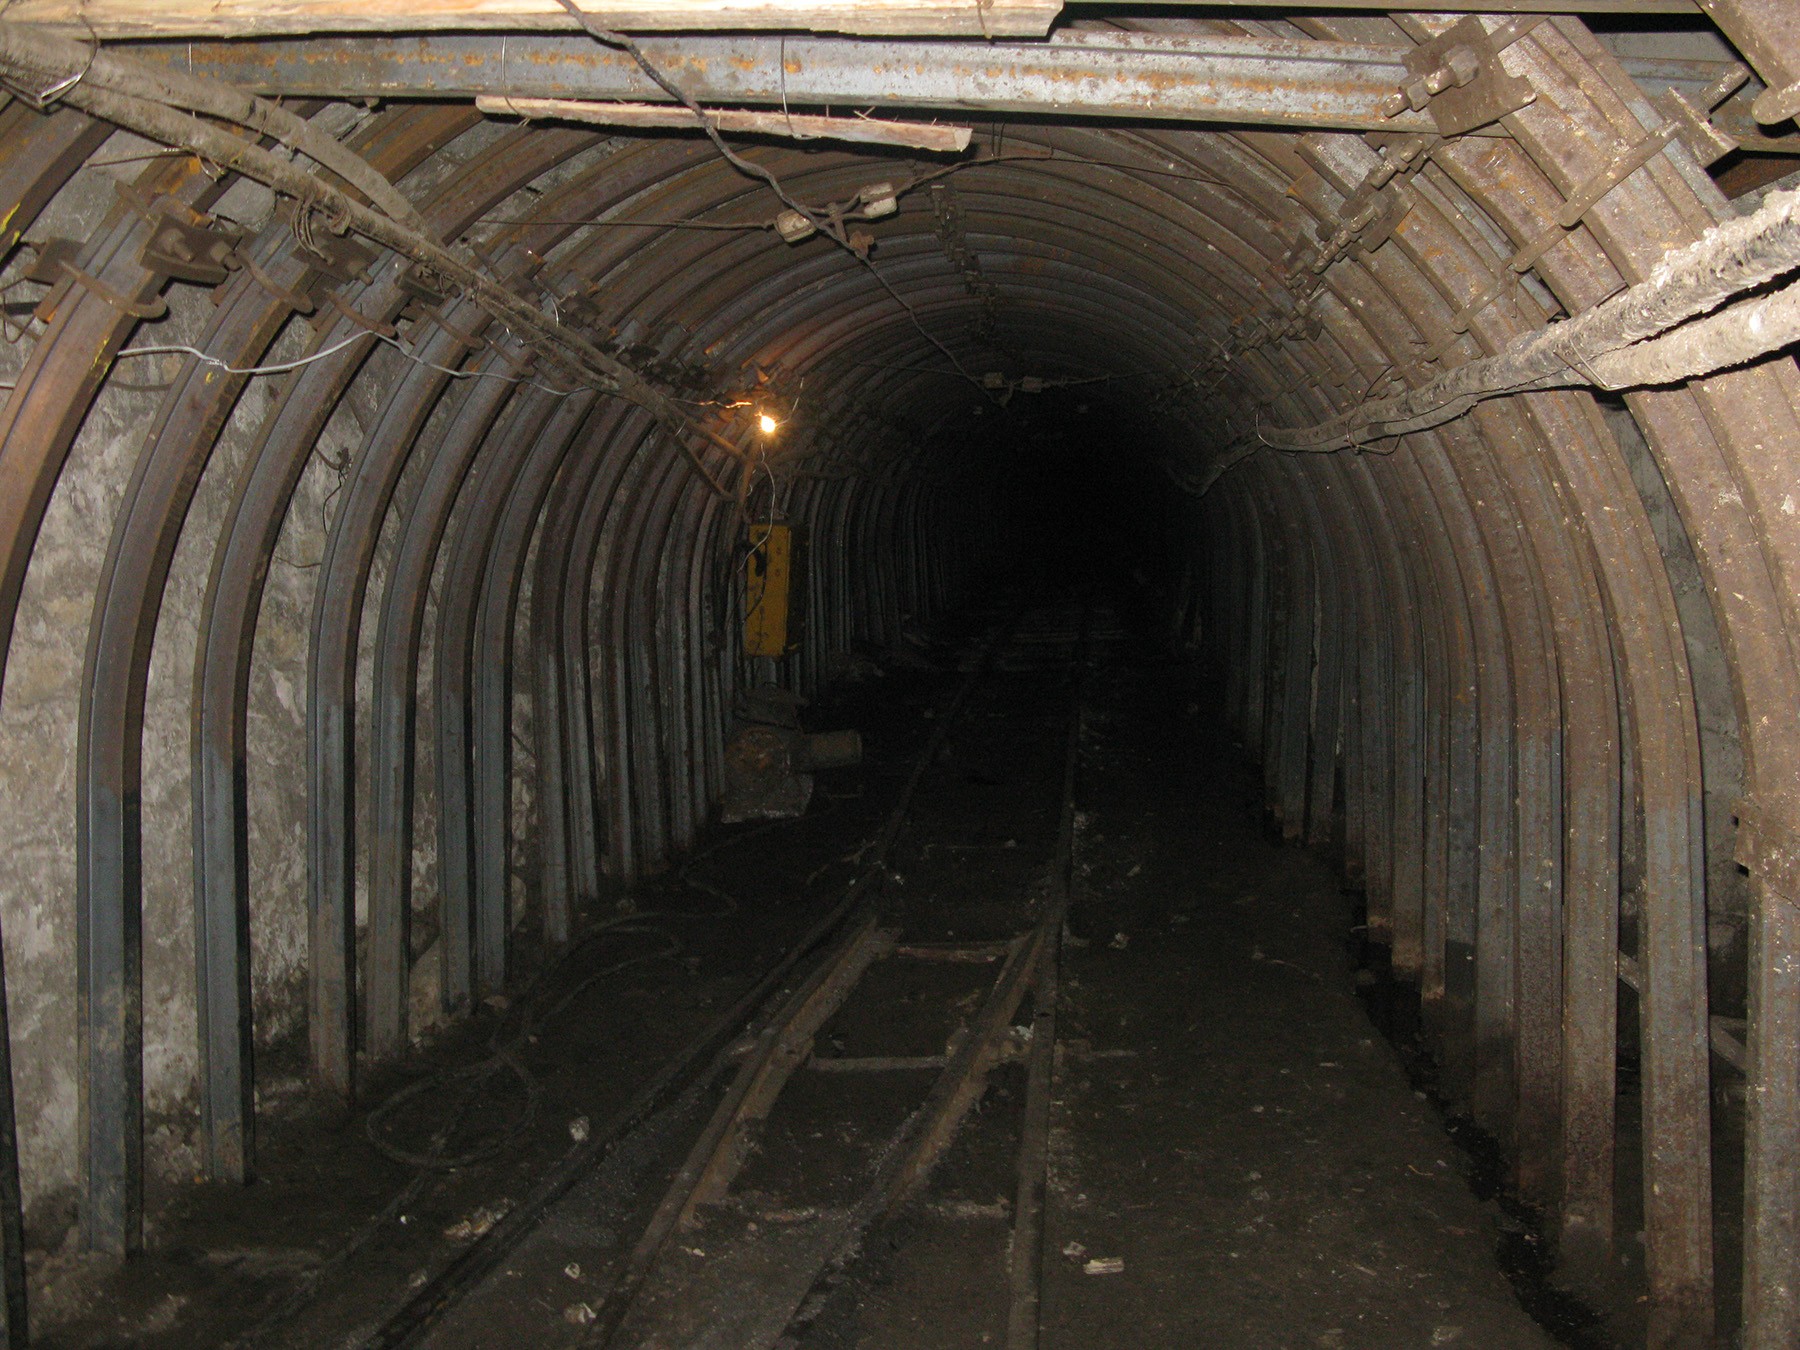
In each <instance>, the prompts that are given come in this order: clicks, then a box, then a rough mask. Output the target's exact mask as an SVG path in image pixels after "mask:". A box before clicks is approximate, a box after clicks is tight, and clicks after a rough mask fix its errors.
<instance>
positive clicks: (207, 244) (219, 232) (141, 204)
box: [118, 183, 244, 286]
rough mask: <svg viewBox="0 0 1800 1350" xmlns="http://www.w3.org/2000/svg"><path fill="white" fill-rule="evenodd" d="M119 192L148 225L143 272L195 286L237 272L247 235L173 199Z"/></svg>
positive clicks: (141, 252) (140, 253)
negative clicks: (241, 248)
mask: <svg viewBox="0 0 1800 1350" xmlns="http://www.w3.org/2000/svg"><path fill="white" fill-rule="evenodd" d="M118 190H119V195H120V196H121V197H122V198H124V200H125V201H126V202H127V203H128V204H129V205H130V206H131V208H132V210H134V211H136V212H137V214H138V215H139V216H141V217H142V218H143V220H144V222H145V224H147V225H149V227H150V236H149V238H147V239H145V240H144V245H143V247H142V248H141V249H139V250H138V262H139V263H140V264H141V265H142V266H143V267H144V268H145V270H147V271H151V272H155V273H156V274H157V275H159V276H165V277H173V278H175V279H176V280H178V281H188V282H192V283H193V284H194V285H196V286H217V285H218V284H219V283H220V282H222V281H224V280H225V278H226V277H227V276H229V275H230V274H231V273H232V272H233V271H235V270H236V269H237V267H238V257H237V249H238V245H240V244H241V243H243V241H244V231H242V230H240V229H238V228H236V227H235V226H232V225H228V224H226V223H225V222H224V221H222V220H218V219H217V218H215V217H213V216H209V215H205V214H203V213H201V212H199V211H195V210H194V209H193V208H191V207H190V206H188V205H187V204H186V203H185V202H179V201H176V200H175V199H174V198H173V197H167V196H162V197H156V198H154V199H150V198H146V197H145V196H143V195H142V194H140V193H138V192H137V191H135V190H134V189H132V188H130V187H128V186H127V185H125V184H123V183H121V184H119V185H118Z"/></svg>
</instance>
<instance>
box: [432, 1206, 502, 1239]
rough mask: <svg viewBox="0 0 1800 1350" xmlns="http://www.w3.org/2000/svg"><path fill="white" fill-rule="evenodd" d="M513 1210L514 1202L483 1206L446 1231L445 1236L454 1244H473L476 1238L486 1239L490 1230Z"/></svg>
mask: <svg viewBox="0 0 1800 1350" xmlns="http://www.w3.org/2000/svg"><path fill="white" fill-rule="evenodd" d="M511 1208H512V1201H510V1200H501V1201H499V1202H498V1203H497V1204H494V1205H491V1206H490V1205H483V1206H482V1207H481V1208H480V1209H478V1210H476V1211H475V1212H474V1213H473V1214H471V1215H469V1217H468V1218H466V1219H459V1220H458V1221H457V1222H455V1223H453V1224H451V1225H450V1226H449V1227H448V1228H446V1229H445V1230H444V1236H445V1237H447V1238H449V1239H450V1240H451V1241H452V1242H473V1241H475V1239H476V1238H479V1237H486V1236H487V1233H488V1230H489V1229H490V1228H492V1227H493V1226H494V1225H495V1224H497V1223H499V1222H500V1220H502V1219H504V1218H505V1217H506V1213H507V1211H508V1210H510V1209H511Z"/></svg>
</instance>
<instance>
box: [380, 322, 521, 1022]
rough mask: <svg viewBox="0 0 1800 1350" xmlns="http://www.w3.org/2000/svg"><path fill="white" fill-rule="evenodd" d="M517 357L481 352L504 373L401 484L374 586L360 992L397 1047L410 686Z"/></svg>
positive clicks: (410, 797)
mask: <svg viewBox="0 0 1800 1350" xmlns="http://www.w3.org/2000/svg"><path fill="white" fill-rule="evenodd" d="M523 356H524V352H523V350H522V349H515V350H513V351H507V350H505V349H503V348H499V347H495V348H493V349H492V350H491V351H490V352H489V353H488V354H487V355H486V356H485V357H484V358H483V360H482V363H481V364H480V365H479V366H478V367H477V369H480V370H483V371H485V372H489V373H491V374H493V375H495V376H499V377H503V378H495V379H477V380H470V381H467V382H465V385H464V389H465V393H464V396H463V397H462V399H461V400H460V402H459V404H458V406H457V408H456V410H455V412H454V414H453V415H452V416H451V417H450V419H449V420H448V421H447V423H446V424H445V427H444V430H443V435H442V438H441V440H439V441H438V443H437V445H436V446H435V447H434V453H433V454H432V456H431V458H430V460H429V461H428V463H427V464H426V466H425V468H424V469H423V471H421V472H420V473H418V474H417V475H416V476H415V477H414V478H413V480H412V482H411V484H410V486H409V485H408V484H407V482H406V481H405V480H402V484H401V488H402V491H403V493H404V494H405V495H404V498H403V499H402V500H400V501H398V502H396V504H395V511H396V515H397V517H398V522H399V523H398V526H397V529H398V541H397V543H396V545H395V550H394V561H393V564H392V566H391V567H390V569H389V572H388V576H387V580H386V583H385V584H384V585H383V587H382V592H381V609H380V615H379V618H378V620H377V625H376V634H375V643H374V653H375V657H374V660H375V671H374V677H373V687H372V690H371V694H370V706H369V720H370V724H371V725H370V750H369V774H370V783H371V796H372V798H373V803H372V808H371V809H372V816H373V822H372V823H373V828H372V831H371V839H370V849H371V856H370V863H369V943H368V952H369V954H368V961H369V967H368V973H367V976H366V978H365V981H364V990H365V998H366V1000H367V1003H368V1024H369V1028H370V1030H369V1039H370V1041H371V1043H373V1042H375V1041H376V1040H378V1039H379V1037H378V1036H377V1034H376V1028H377V1026H378V1025H383V1024H385V1027H384V1033H383V1034H390V1035H393V1036H395V1038H396V1040H397V1043H400V1044H404V1038H405V1037H406V1035H407V1034H408V1033H409V1032H413V1031H416V1030H417V1029H416V1028H411V1027H408V1025H407V1023H406V1015H407V1014H406V1010H407V1009H408V1008H409V1006H410V999H409V992H410V986H411V965H412V938H411V914H412V902H413V890H412V883H413V844H414V840H415V822H414V811H415V804H414V793H415V788H416V782H417V779H416V754H417V742H416V729H417V713H418V709H417V685H418V677H419V668H418V667H419V652H420V648H421V644H422V642H423V639H424V632H425V623H426V618H427V613H428V609H429V605H430V600H431V579H432V573H433V565H434V563H435V562H436V561H437V560H438V559H439V557H440V554H441V547H442V544H443V540H444V534H445V531H446V529H447V527H448V524H449V520H450V515H451V512H452V511H453V510H454V508H455V504H456V500H457V496H458V494H459V492H460V491H461V490H462V489H463V487H464V485H465V482H466V481H467V480H468V479H469V476H470V472H471V466H472V465H473V463H474V461H475V459H476V457H477V456H478V455H480V454H482V453H483V452H484V450H485V451H486V452H488V453H493V454H498V453H504V450H502V449H501V448H500V445H497V444H494V443H493V442H495V441H498V440H500V438H501V437H502V435H503V433H502V431H501V430H500V428H501V426H502V425H503V424H502V423H501V421H500V419H501V418H502V416H503V415H504V413H505V411H506V410H507V409H508V408H510V407H511V406H512V405H513V400H514V399H515V398H516V397H517V396H518V395H517V391H518V388H519V387H518V386H517V385H513V384H511V383H509V382H508V379H509V378H510V372H511V371H513V370H516V369H517V365H516V363H517V362H518V361H519V360H520V359H521V358H522V357H523ZM439 917H440V920H441V919H442V917H443V915H442V913H441V912H440V915H439ZM439 941H440V951H441V950H442V949H443V947H447V946H448V937H447V936H446V935H444V934H443V930H442V925H441V923H440V938H439ZM440 973H441V972H440Z"/></svg>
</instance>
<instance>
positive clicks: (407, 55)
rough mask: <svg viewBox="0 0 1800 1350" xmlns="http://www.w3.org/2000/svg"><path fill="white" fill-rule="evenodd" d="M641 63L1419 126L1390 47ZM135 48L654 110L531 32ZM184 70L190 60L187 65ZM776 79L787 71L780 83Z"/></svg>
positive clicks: (369, 81)
mask: <svg viewBox="0 0 1800 1350" xmlns="http://www.w3.org/2000/svg"><path fill="white" fill-rule="evenodd" d="M641 45H642V46H643V49H644V52H645V54H646V55H647V56H648V57H649V58H650V59H651V61H653V62H654V63H655V64H656V65H657V66H658V67H659V68H660V69H661V70H663V71H664V72H666V73H667V74H668V75H669V76H670V77H671V78H673V79H674V80H676V81H677V82H678V83H679V84H680V85H681V87H682V88H683V90H684V91H685V92H687V93H688V94H689V95H691V96H692V97H694V98H697V99H700V100H701V101H703V102H707V103H738V104H760V105H764V106H780V105H781V104H782V102H783V101H784V99H785V100H786V102H788V103H789V104H791V105H794V106H807V107H817V106H825V105H831V106H835V107H855V108H869V107H881V108H914V109H927V110H957V111H969V110H974V111H982V112H990V113H1003V112H1009V113H1039V114H1052V115H1056V116H1062V117H1129V118H1143V119H1151V120H1177V121H1197V122H1238V123H1258V124H1266V125H1277V126H1320V127H1340V128H1345V129H1350V130H1364V131H1379V130H1400V131H1423V130H1430V129H1432V127H1433V125H1434V124H1433V123H1432V121H1431V119H1430V118H1429V117H1427V116H1425V115H1424V114H1422V113H1414V112H1405V113H1402V114H1401V115H1399V116H1398V117H1394V118H1387V117H1384V116H1382V115H1381V113H1380V112H1379V111H1378V108H1379V105H1380V104H1381V102H1382V100H1384V99H1385V98H1387V97H1388V96H1389V95H1391V94H1392V93H1393V92H1394V90H1395V89H1396V88H1397V87H1398V86H1399V85H1400V84H1401V83H1402V82H1403V81H1405V80H1406V79H1407V78H1408V76H1407V73H1406V69H1405V67H1404V65H1403V64H1402V62H1401V51H1402V49H1400V48H1396V47H1372V46H1366V45H1357V44H1353V43H1331V42H1307V41H1295V40H1290V39H1278V38H1261V37H1162V36H1157V35H1151V34H1143V33H1118V32H1108V33H1089V32H1075V33H1059V34H1058V35H1056V36H1055V37H1054V38H1052V39H1051V40H1050V41H1048V42H1045V43H1033V44H1024V43H1005V42H996V43H981V42H962V41H948V42H930V43H924V42H912V43H908V42H873V41H870V42H862V41H854V40H846V39H830V38H808V37H799V38H787V39H785V40H778V39H775V38H764V37H684V38H658V39H649V40H646V41H644V42H643V43H642V44H641ZM133 53H134V54H135V55H137V56H139V57H141V58H143V59H144V60H146V61H154V62H158V63H160V64H163V65H166V66H168V67H170V68H172V69H175V70H180V71H187V70H190V69H191V70H192V71H193V72H194V73H195V74H200V75H207V76H210V77H212V78H214V79H218V80H223V81H226V82H228V83H231V84H233V85H236V86H238V87H240V88H243V89H245V90H251V91H255V92H259V93H264V94H281V95H285V96H299V95H302V94H308V95H314V96H329V97H367V96H371V95H374V96H384V97H393V98H403V97H404V98H474V97H477V96H480V95H495V96H502V97H503V96H505V95H508V94H513V95H517V96H519V97H540V98H579V99H606V100H617V101H631V102H652V103H662V102H667V101H668V96H667V95H666V94H665V93H664V92H663V91H662V90H661V89H659V88H658V87H657V86H656V85H655V84H653V83H651V82H650V81H649V80H648V79H646V78H645V77H644V75H643V74H642V73H641V72H640V71H639V70H638V69H637V67H636V66H635V65H634V64H633V62H632V60H631V58H630V57H629V56H627V55H625V54H624V53H622V52H615V51H612V50H609V49H607V48H604V47H601V46H599V45H598V44H597V43H594V42H592V41H589V40H587V39H585V38H581V39H572V38H563V37H545V36H526V37H515V38H511V39H509V40H508V42H507V44H506V45H505V47H504V48H502V47H501V45H500V44H498V43H496V42H494V40H493V39H491V38H483V37H471V36H464V35H456V34H445V35H442V36H436V37H430V38H420V39H388V38H373V39H355V40H339V39H318V40H313V41H308V42H297V41H285V40H266V41H249V42H232V43H195V44H193V45H192V47H191V48H190V46H189V45H188V44H186V43H144V44H139V45H136V46H134V48H133ZM190 63H191V64H190ZM784 72H785V73H784Z"/></svg>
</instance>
